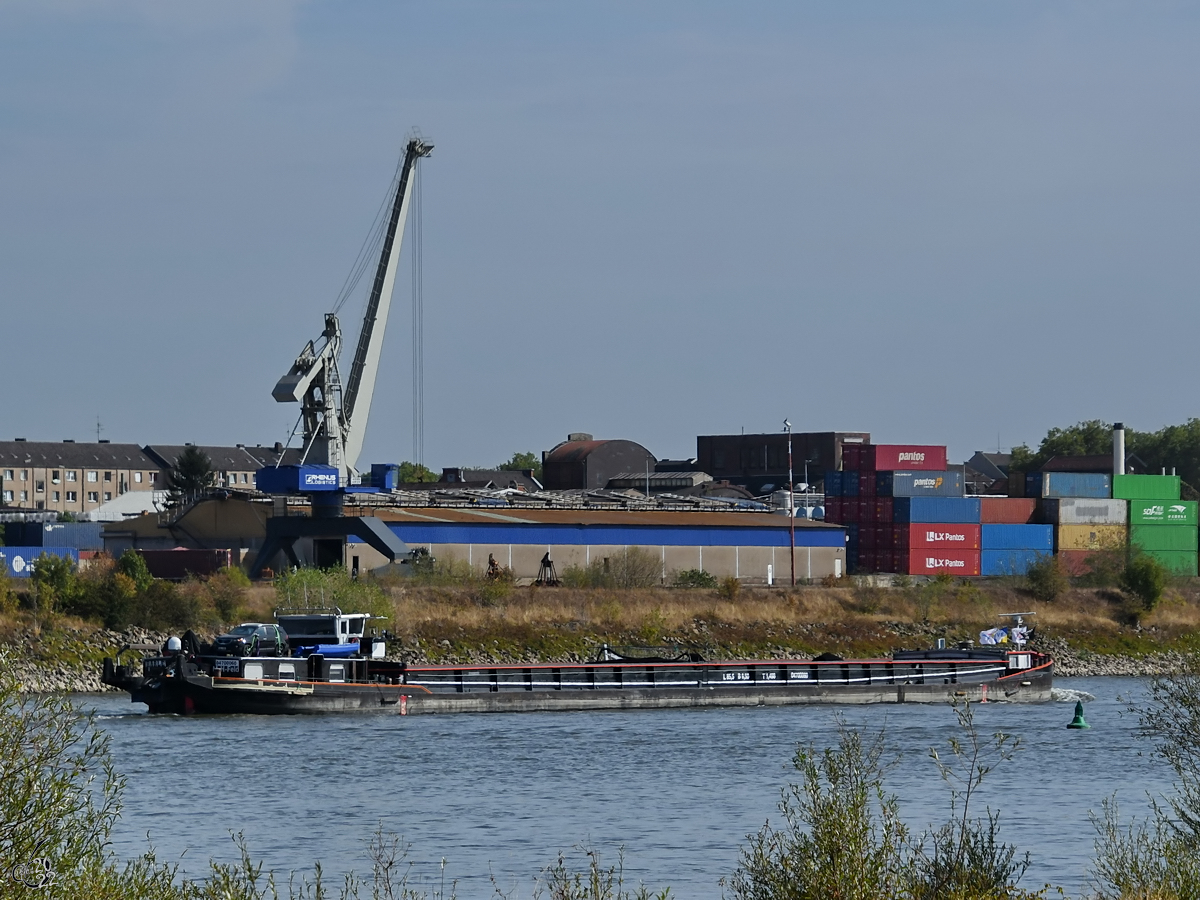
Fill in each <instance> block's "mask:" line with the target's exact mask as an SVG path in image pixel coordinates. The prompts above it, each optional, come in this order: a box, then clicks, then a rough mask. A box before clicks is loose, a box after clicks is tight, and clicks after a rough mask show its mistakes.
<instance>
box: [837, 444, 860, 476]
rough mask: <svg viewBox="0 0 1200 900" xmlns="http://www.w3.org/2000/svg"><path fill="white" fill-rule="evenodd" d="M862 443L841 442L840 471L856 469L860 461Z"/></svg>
mask: <svg viewBox="0 0 1200 900" xmlns="http://www.w3.org/2000/svg"><path fill="white" fill-rule="evenodd" d="M862 450H863V445H862V444H842V471H844V472H853V471H857V469H858V467H859V465H860V464H861V463H862Z"/></svg>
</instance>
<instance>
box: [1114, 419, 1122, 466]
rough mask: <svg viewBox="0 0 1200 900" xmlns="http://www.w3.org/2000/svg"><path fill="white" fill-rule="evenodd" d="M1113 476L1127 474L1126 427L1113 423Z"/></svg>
mask: <svg viewBox="0 0 1200 900" xmlns="http://www.w3.org/2000/svg"><path fill="white" fill-rule="evenodd" d="M1113 474H1114V475H1124V474H1125V425H1124V423H1122V422H1114V423H1113Z"/></svg>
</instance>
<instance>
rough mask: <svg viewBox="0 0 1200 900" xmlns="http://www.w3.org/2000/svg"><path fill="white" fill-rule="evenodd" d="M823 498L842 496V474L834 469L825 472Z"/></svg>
mask: <svg viewBox="0 0 1200 900" xmlns="http://www.w3.org/2000/svg"><path fill="white" fill-rule="evenodd" d="M825 496H826V497H840V496H842V473H841V472H839V471H837V470H836V469H827V470H826V472H825Z"/></svg>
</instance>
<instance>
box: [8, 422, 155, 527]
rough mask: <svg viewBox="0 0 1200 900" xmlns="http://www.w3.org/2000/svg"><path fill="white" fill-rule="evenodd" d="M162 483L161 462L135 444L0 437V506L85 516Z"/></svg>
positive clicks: (153, 488) (152, 488) (151, 489)
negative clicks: (56, 441)
mask: <svg viewBox="0 0 1200 900" xmlns="http://www.w3.org/2000/svg"><path fill="white" fill-rule="evenodd" d="M162 482H163V472H162V469H161V467H160V465H159V464H158V463H157V462H156V461H155V460H153V459H151V458H150V457H149V456H147V455H146V453H145V451H143V450H142V448H141V447H139V446H138V445H137V444H112V443H109V442H108V441H98V442H96V443H76V442H75V441H62V442H61V443H52V442H50V441H26V440H24V439H22V438H18V439H17V440H15V441H0V505H4V506H8V507H13V508H16V509H36V510H47V511H53V512H60V513H62V512H69V513H75V514H80V513H83V514H86V513H89V512H91V511H93V510H95V509H97V508H98V507H99V506H101V505H102V504H104V503H107V502H109V501H111V500H112V499H113V498H115V497H119V496H121V495H122V494H125V493H128V492H130V491H153V490H155V489H161V487H162Z"/></svg>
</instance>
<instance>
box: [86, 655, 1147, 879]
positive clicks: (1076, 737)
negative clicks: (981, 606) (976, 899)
mask: <svg viewBox="0 0 1200 900" xmlns="http://www.w3.org/2000/svg"><path fill="white" fill-rule="evenodd" d="M1057 684H1058V685H1059V687H1061V688H1064V689H1069V690H1076V691H1086V692H1088V693H1090V694H1092V695H1094V696H1095V698H1096V699H1095V700H1094V701H1093V702H1089V703H1088V704H1087V718H1088V721H1089V722H1090V724H1091V725H1092V728H1091V729H1090V730H1088V731H1068V730H1067V729H1066V727H1065V726H1066V724H1067V722H1069V721H1070V719H1071V714H1072V712H1073V703H1074V700H1073V698H1072V699H1070V700H1069V701H1068V702H1058V703H1047V704H1041V705H1008V704H1000V703H990V704H987V705H986V706H980V707H978V710H977V719H978V721H979V723H980V725H981V726H982V728H983V729H984V730H986V731H989V732H990V731H994V730H996V729H1003V730H1005V731H1009V732H1011V733H1013V734H1016V735H1019V736H1020V737H1021V738H1022V740H1023V742H1024V750H1022V752H1021V753H1020V754H1019V755H1018V757H1017V758H1016V759H1015V760H1014V761H1013V762H1011V763H1008V764H1006V765H1005V766H1004V767H1002V768H1001V769H999V770H998V771H997V772H996V773H994V774H993V775H992V777H991V779H990V781H989V782H988V786H987V788H986V800H987V802H988V803H989V804H990V805H991V806H992V807H993V808H998V809H1000V810H1001V811H1002V827H1003V833H1004V836H1005V838H1006V839H1007V840H1009V841H1012V842H1014V843H1016V844H1017V845H1018V846H1019V847H1020V848H1021V849H1022V850H1029V851H1030V852H1031V853H1032V857H1033V865H1032V867H1031V868H1030V870H1029V873H1028V875H1027V876H1026V880H1025V881H1024V882H1023V884H1025V886H1027V887H1035V886H1040V885H1041V884H1042V883H1044V882H1047V881H1049V882H1053V883H1054V884H1061V885H1063V886H1064V887H1065V888H1066V889H1067V892H1068V894H1069V895H1071V896H1078V895H1079V894H1080V893H1081V892H1082V891H1083V888H1084V886H1085V884H1086V878H1087V875H1088V871H1089V860H1090V859H1091V854H1092V841H1093V834H1094V831H1093V828H1092V826H1091V824H1090V821H1089V818H1088V815H1089V811H1091V810H1099V807H1100V801H1101V800H1102V799H1103V798H1104V797H1106V796H1108V795H1110V794H1112V793H1113V792H1114V791H1115V792H1118V796H1119V799H1120V800H1121V801H1122V807H1123V810H1125V811H1128V812H1140V811H1142V810H1144V809H1145V806H1146V803H1145V797H1146V792H1147V791H1151V792H1161V791H1163V790H1166V789H1167V788H1168V786H1169V778H1168V777H1167V773H1166V772H1165V771H1164V770H1163V768H1162V766H1161V764H1159V763H1157V762H1156V761H1155V760H1153V759H1152V758H1151V757H1150V755H1149V754H1148V753H1146V752H1145V751H1147V750H1148V749H1149V748H1148V747H1147V746H1146V745H1145V743H1144V742H1143V741H1141V740H1139V739H1137V738H1136V737H1135V736H1134V734H1133V728H1134V724H1135V723H1134V722H1133V721H1132V720H1131V718H1130V716H1129V715H1128V714H1122V711H1123V709H1124V703H1122V702H1121V700H1120V699H1119V697H1123V696H1130V697H1136V696H1138V695H1139V694H1140V693H1141V692H1142V690H1143V685H1142V684H1141V683H1140V682H1138V681H1136V680H1134V679H1123V678H1097V679H1069V680H1068V679H1060V680H1059V682H1058V683H1057ZM88 702H89V703H90V704H91V705H92V706H93V707H94V708H95V709H96V710H97V711H98V712H99V713H100V714H101V716H102V719H101V724H102V725H103V727H104V728H106V729H107V730H108V731H109V732H110V733H111V735H112V745H113V750H114V755H115V761H116V764H117V767H118V770H119V771H121V772H122V773H124V774H125V775H127V776H128V779H129V784H128V789H127V793H126V797H125V801H126V803H125V813H124V816H123V818H122V821H121V823H120V826H119V828H118V830H117V833H116V835H115V838H116V849H117V851H118V852H119V853H121V854H122V855H132V854H134V853H136V852H138V851H140V850H142V849H144V848H145V846H146V834H147V832H149V833H150V838H151V840H152V842H153V844H154V846H155V847H156V849H157V850H158V851H159V854H160V857H164V858H167V859H176V858H179V857H180V855H181V854H184V852H185V851H186V855H183V868H184V870H185V871H187V872H188V873H190V874H193V875H197V874H201V873H202V872H203V870H204V867H205V865H206V863H207V860H208V859H209V858H211V857H219V858H223V859H230V858H232V857H233V855H234V853H233V845H232V843H231V841H230V838H229V832H230V831H243V832H244V833H245V835H246V838H247V840H248V842H249V844H250V847H251V850H252V852H253V853H254V855H255V856H257V857H259V858H262V859H263V860H265V861H266V863H267V866H268V867H269V868H270V867H273V868H275V869H276V870H279V871H282V872H287V871H290V870H301V871H308V870H310V869H311V867H312V864H313V861H314V860H317V859H320V860H321V861H322V862H323V864H324V866H325V870H326V872H327V873H330V872H333V873H338V872H344V871H346V870H349V869H357V870H359V871H360V872H362V871H366V866H365V865H364V858H363V855H362V848H363V842H364V840H365V839H366V838H367V837H368V836H369V835H370V833H371V831H372V830H373V829H374V828H375V827H376V825H377V824H378V823H380V822H382V823H383V826H384V827H385V828H387V829H391V830H394V831H396V832H398V833H400V834H402V835H404V837H405V839H406V840H407V841H409V842H410V843H411V844H412V852H411V857H410V858H411V859H413V860H414V861H415V862H416V869H415V871H416V872H417V873H418V875H419V877H420V878H421V879H422V881H423V883H424V884H426V885H430V884H432V885H433V886H434V887H436V886H437V880H438V879H439V878H440V870H439V865H440V861H441V860H442V858H445V860H446V870H445V871H446V879H447V884H449V882H450V881H452V880H457V882H458V894H459V896H460V897H463V898H475V897H490V896H492V894H493V891H492V884H491V880H490V879H491V878H492V877H494V878H495V879H496V881H497V883H498V884H499V885H501V886H502V887H504V888H505V889H506V890H507V889H510V888H513V887H516V888H517V889H518V890H517V892H516V895H517V896H520V897H528V896H529V895H530V893H531V886H532V877H533V876H534V875H535V874H536V873H537V872H538V871H539V870H540V869H541V868H542V867H544V866H546V865H548V864H550V863H552V862H553V861H554V859H555V857H556V855H557V852H558V851H559V850H560V849H561V850H570V848H571V847H572V846H573V845H576V844H580V843H588V844H590V845H592V846H594V847H596V848H598V849H599V850H600V851H601V853H602V855H603V856H604V857H605V858H606V859H607V860H610V861H614V862H615V861H616V856H617V854H616V848H617V847H619V846H620V845H624V847H625V861H626V873H627V875H628V876H630V877H631V878H632V880H633V882H634V883H636V882H638V881H644V882H645V883H646V884H647V885H649V886H651V887H661V886H668V885H669V886H670V887H671V888H672V890H673V893H674V895H675V896H677V897H681V898H718V897H720V896H721V888H720V886H719V884H718V879H719V878H721V877H722V876H724V875H728V874H729V873H730V872H732V871H733V869H734V867H735V866H736V864H737V859H738V847H739V845H740V844H742V842H743V840H744V838H745V835H746V834H748V833H750V832H752V831H755V830H757V829H758V828H759V827H760V826H761V825H762V824H763V822H764V821H765V820H766V819H768V818H771V819H772V820H774V819H776V818H777V810H776V804H777V803H778V800H779V792H780V789H781V787H782V786H783V785H784V784H785V783H786V782H787V781H788V779H789V778H790V777H791V775H792V772H793V770H791V768H790V760H791V756H792V753H793V752H794V749H795V746H796V743H797V742H798V741H813V742H815V743H817V744H826V743H828V742H830V741H832V740H833V739H834V734H835V727H836V726H835V715H837V714H839V713H840V714H841V715H842V716H844V718H845V719H846V720H847V721H848V722H850V723H852V724H856V725H865V726H867V727H869V728H879V727H886V729H887V735H888V742H889V744H891V745H892V746H893V747H894V748H895V749H896V750H897V751H899V752H900V753H901V759H900V762H899V764H898V765H897V766H896V768H895V769H894V770H893V772H892V773H891V775H890V777H889V786H890V788H891V789H892V790H893V791H894V792H895V793H897V794H898V795H899V796H900V798H901V802H902V811H903V813H904V816H905V818H906V819H907V820H908V821H909V822H910V823H911V824H913V825H914V826H916V827H917V828H918V829H919V828H922V827H924V826H925V825H927V824H929V823H930V822H932V821H935V820H937V819H938V818H939V817H944V815H945V813H946V803H947V793H946V790H945V788H944V787H943V785H942V783H941V781H940V778H939V776H938V774H937V771H936V769H935V768H934V766H933V764H932V763H931V762H930V760H929V758H928V750H929V747H930V746H934V745H936V746H939V747H944V746H945V744H946V741H947V739H948V738H950V737H951V736H952V735H953V734H954V733H955V731H956V727H955V718H954V713H953V711H952V710H951V709H950V708H949V707H943V706H916V705H911V706H903V707H900V706H874V707H841V708H838V709H832V708H827V707H812V706H809V707H804V706H796V707H787V708H770V709H769V708H762V709H709V710H645V711H636V712H602V711H598V712H590V713H589V712H563V713H520V714H517V713H514V714H491V715H456V716H445V717H437V716H413V717H400V716H398V715H395V714H394V713H392V714H365V715H343V716H311V717H307V716H306V717H250V716H228V717H212V718H199V717H196V718H179V717H174V716H150V715H146V714H144V713H141V712H138V710H140V709H143V707H140V706H134V705H132V704H130V703H129V702H128V701H127V700H124V699H122V698H120V697H118V696H116V695H103V696H97V697H90V698H88Z"/></svg>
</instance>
